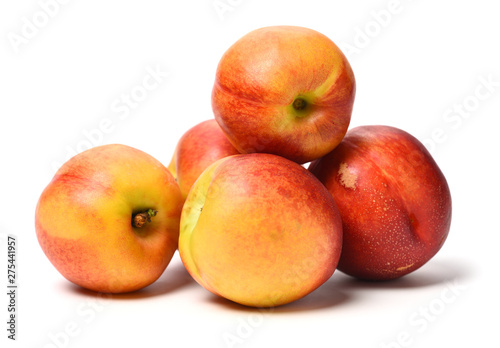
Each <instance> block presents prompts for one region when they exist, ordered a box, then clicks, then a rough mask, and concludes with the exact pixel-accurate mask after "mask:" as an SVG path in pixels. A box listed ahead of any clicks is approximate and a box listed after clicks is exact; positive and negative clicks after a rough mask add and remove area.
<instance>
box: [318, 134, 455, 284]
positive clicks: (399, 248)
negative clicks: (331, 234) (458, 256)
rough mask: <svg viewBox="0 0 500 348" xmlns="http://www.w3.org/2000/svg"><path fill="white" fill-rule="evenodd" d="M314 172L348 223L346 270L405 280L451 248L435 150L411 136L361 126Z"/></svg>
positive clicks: (447, 203)
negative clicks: (447, 244)
mask: <svg viewBox="0 0 500 348" xmlns="http://www.w3.org/2000/svg"><path fill="white" fill-rule="evenodd" d="M309 170H310V171H311V172H312V173H313V174H314V175H316V177H317V178H318V179H319V180H320V181H321V182H322V183H323V184H324V185H325V186H326V187H327V188H328V190H329V191H330V193H331V194H332V195H333V197H334V199H335V201H336V203H337V206H338V209H339V211H340V215H341V217H342V221H343V230H344V239H343V246H342V255H341V257H340V261H339V264H338V269H339V270H340V271H342V272H344V273H346V274H349V275H351V276H354V277H357V278H361V279H367V280H386V279H394V278H399V277H401V276H403V275H405V274H408V273H410V272H413V271H414V270H416V269H417V268H419V267H421V266H422V265H423V264H425V263H426V262H427V261H429V259H431V258H432V257H433V256H434V255H435V254H436V253H437V252H438V250H439V249H440V248H441V246H442V245H443V243H444V241H445V239H446V237H447V235H448V231H449V229H450V223H451V196H450V190H449V188H448V184H447V182H446V179H445V177H444V175H443V173H442V172H441V170H440V169H439V167H438V166H437V164H436V162H435V161H434V159H433V158H432V157H431V155H430V154H429V152H428V151H427V150H426V148H425V147H424V146H423V145H422V143H420V141H418V140H417V139H416V138H415V137H413V136H412V135H410V134H408V133H407V132H405V131H403V130H400V129H397V128H394V127H388V126H361V127H357V128H354V129H352V130H350V131H349V132H347V135H346V137H345V138H344V139H343V140H342V142H341V143H340V144H339V146H337V147H336V148H335V149H334V150H333V151H332V152H330V153H329V154H328V155H326V156H324V157H323V158H321V159H318V160H316V161H314V162H312V163H311V165H310V167H309Z"/></svg>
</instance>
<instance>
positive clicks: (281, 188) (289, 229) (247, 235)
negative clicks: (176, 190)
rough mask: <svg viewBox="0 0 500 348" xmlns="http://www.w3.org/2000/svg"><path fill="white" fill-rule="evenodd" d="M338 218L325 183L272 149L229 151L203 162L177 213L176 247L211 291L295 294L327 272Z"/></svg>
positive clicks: (274, 300)
mask: <svg viewBox="0 0 500 348" xmlns="http://www.w3.org/2000/svg"><path fill="white" fill-rule="evenodd" d="M341 244H342V223H341V220H340V216H339V213H338V211H337V208H336V206H335V202H334V200H333V199H332V197H331V195H330V194H329V192H328V191H327V190H326V188H325V187H324V186H323V185H322V184H321V183H320V182H319V181H318V180H317V179H316V178H315V177H314V176H313V175H312V174H311V173H309V172H308V171H307V170H306V169H304V168H303V167H301V166H300V165H298V164H297V163H294V162H292V161H289V160H287V159H285V158H282V157H279V156H275V155H270V154H248V155H235V156H231V157H226V158H223V159H221V160H219V161H217V162H215V163H214V164H212V165H211V166H210V167H208V168H207V169H206V170H205V171H204V172H203V173H202V174H201V176H200V177H199V178H198V180H197V181H196V182H195V184H194V185H193V187H192V189H191V191H190V192H189V194H188V197H187V199H186V202H185V203H184V207H183V210H182V214H181V230H180V238H179V253H180V256H181V259H182V261H183V263H184V265H185V266H186V269H187V270H188V272H189V273H190V274H191V275H192V277H193V278H194V279H195V280H196V281H197V282H198V283H199V284H201V285H202V286H203V287H205V288H206V289H207V290H209V291H211V292H212V293H214V294H216V295H219V296H221V297H224V298H226V299H229V300H231V301H234V302H237V303H240V304H243V305H247V306H254V307H271V306H278V305H281V304H285V303H289V302H292V301H295V300H297V299H299V298H301V297H303V296H305V295H307V294H309V293H310V292H312V291H313V290H315V289H316V288H318V287H319V286H320V285H321V284H323V283H324V282H325V281H326V280H327V279H328V278H330V276H331V275H332V274H333V272H334V270H335V268H336V265H337V262H338V259H339V256H340V250H341Z"/></svg>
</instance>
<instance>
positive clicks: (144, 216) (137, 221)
mask: <svg viewBox="0 0 500 348" xmlns="http://www.w3.org/2000/svg"><path fill="white" fill-rule="evenodd" d="M156 213H158V210H154V209H148V210H146V211H142V212H140V213H137V214H135V215H133V216H132V226H134V227H138V228H141V227H142V226H144V225H145V224H146V222H151V218H152V217H153V216H156Z"/></svg>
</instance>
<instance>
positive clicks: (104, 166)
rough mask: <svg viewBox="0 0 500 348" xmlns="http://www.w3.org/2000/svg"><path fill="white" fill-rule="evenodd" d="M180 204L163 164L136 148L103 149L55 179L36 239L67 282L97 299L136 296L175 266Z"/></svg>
mask: <svg viewBox="0 0 500 348" xmlns="http://www.w3.org/2000/svg"><path fill="white" fill-rule="evenodd" d="M182 203H183V201H182V196H181V193H180V190H179V187H178V185H177V184H176V183H175V180H174V178H173V176H172V175H171V174H170V172H169V171H168V170H167V168H165V167H164V166H163V165H162V164H161V163H160V162H159V161H157V160H156V159H154V158H153V157H151V156H150V155H148V154H146V153H144V152H142V151H140V150H137V149H134V148H132V147H128V146H125V145H118V144H116V145H103V146H99V147H95V148H92V149H90V150H87V151H84V152H82V153H80V154H78V155H76V156H75V157H73V158H71V159H70V160H69V161H67V162H66V163H65V164H64V165H63V166H62V167H61V168H60V169H59V170H58V171H57V173H56V174H55V176H54V178H53V179H52V181H51V182H50V183H49V184H48V186H47V187H46V188H45V189H44V190H43V192H42V194H41V196H40V199H39V201H38V204H37V207H36V212H35V227H36V235H37V237H38V242H39V243H40V246H41V247H42V250H43V251H44V253H45V255H46V256H47V257H48V259H49V260H50V262H51V263H52V264H53V265H54V267H55V268H56V269H57V270H58V271H59V272H60V273H61V274H62V275H63V276H64V277H65V278H67V279H68V280H69V281H71V282H73V283H75V284H77V285H80V286H82V287H84V288H87V289H90V290H94V291H99V292H106V293H121V292H130V291H134V290H138V289H141V288H143V287H145V286H147V285H149V284H151V283H153V282H154V281H155V280H156V279H157V278H158V277H159V276H160V275H161V274H162V273H163V271H164V270H165V268H166V267H167V265H168V264H169V262H170V259H171V258H172V256H173V254H174V252H175V251H176V249H177V245H178V236H179V222H180V213H181V209H182Z"/></svg>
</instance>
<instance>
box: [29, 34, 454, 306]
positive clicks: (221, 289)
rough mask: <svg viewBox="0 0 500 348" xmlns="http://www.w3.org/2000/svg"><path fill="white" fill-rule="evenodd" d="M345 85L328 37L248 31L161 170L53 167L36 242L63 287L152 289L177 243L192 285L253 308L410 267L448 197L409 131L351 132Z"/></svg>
mask: <svg viewBox="0 0 500 348" xmlns="http://www.w3.org/2000/svg"><path fill="white" fill-rule="evenodd" d="M355 89H356V83H355V79H354V74H353V72H352V68H351V66H350V64H349V62H348V61H347V59H346V57H345V56H344V55H343V53H342V52H341V51H340V50H339V48H338V47H337V46H336V45H335V44H334V43H333V42H332V41H331V40H330V39H329V38H328V37H326V36H325V35H323V34H321V33H318V32H317V31H314V30H311V29H307V28H302V27H292V26H276V27H266V28H261V29H258V30H255V31H252V32H250V33H248V34H247V35H245V36H243V37H242V38H241V39H239V40H238V41H237V42H235V43H234V45H232V46H231V47H230V48H229V49H228V50H227V51H226V52H225V53H224V54H223V56H222V58H221V60H220V62H219V65H218V67H217V71H216V76H215V83H214V87H213V91H212V108H213V114H214V118H213V119H211V120H207V121H205V122H202V123H200V124H198V125H195V126H194V127H193V128H191V129H190V130H188V131H187V132H186V133H185V134H184V135H183V136H182V137H180V139H179V141H178V144H177V147H176V148H175V150H174V151H173V156H172V160H171V162H170V164H169V166H168V168H167V167H165V166H164V165H163V164H162V163H160V162H159V161H158V160H156V159H154V158H153V157H151V156H150V155H148V154H146V153H144V152H142V151H139V150H137V149H133V148H131V147H128V146H125V145H103V146H100V147H96V148H93V149H90V150H87V151H85V152H83V153H80V154H78V155H76V156H75V157H73V158H72V159H70V160H69V161H68V162H66V163H65V164H64V165H63V166H62V167H61V168H60V169H59V171H58V172H57V173H56V174H55V176H54V178H53V180H52V181H51V182H50V183H49V185H48V186H47V187H46V188H45V190H44V191H43V193H42V195H41V197H40V199H39V202H38V205H37V208H36V212H35V227H36V233H37V237H38V240H39V243H40V246H41V247H42V249H43V251H44V252H45V254H46V256H47V257H48V259H49V260H50V261H51V262H52V264H53V265H54V266H55V268H56V269H57V270H58V271H59V272H60V273H61V274H62V275H63V276H64V277H66V278H67V279H68V280H69V281H71V282H73V283H75V284H78V285H80V286H82V287H85V288H87V289H91V290H94V291H101V292H109V293H120V292H128V291H134V290H138V289H141V288H143V287H145V286H147V285H149V284H151V283H153V282H154V281H155V280H156V279H158V277H159V276H160V275H161V274H162V272H163V271H164V270H165V268H166V267H167V265H168V264H169V262H170V260H171V258H172V256H173V254H174V252H175V251H176V250H177V249H178V251H179V255H180V258H181V260H182V262H183V264H184V266H185V267H186V269H187V271H188V272H189V273H190V274H191V276H192V277H193V279H194V280H196V282H198V283H199V284H200V285H201V286H203V287H204V288H205V289H207V290H209V291H211V292H212V293H214V294H216V295H218V296H221V297H224V298H226V299H229V300H231V301H234V302H237V303H240V304H243V305H247V306H255V307H271V306H278V305H282V304H286V303H290V302H292V301H295V300H298V299H300V298H302V297H304V296H306V295H307V294H309V293H311V292H313V291H314V290H315V289H317V288H318V287H319V286H321V285H322V284H323V283H324V282H326V281H327V280H328V279H329V278H330V277H331V276H332V274H333V273H334V271H335V270H336V269H338V270H340V271H341V272H344V273H346V274H348V275H351V276H353V277H356V278H359V279H366V280H378V281H381V280H389V279H396V278H399V277H402V276H404V275H406V274H409V273H411V272H413V271H415V270H416V269H418V268H420V267H421V266H422V265H424V264H425V263H426V262H427V261H429V260H430V259H431V258H432V257H433V256H434V255H435V254H436V253H437V252H438V251H439V250H440V248H441V247H442V246H443V243H444V241H445V240H446V237H447V235H448V231H449V229H450V222H451V196H450V191H449V188H448V185H447V182H446V179H445V177H444V175H443V174H442V172H441V171H440V169H439V167H438V166H437V164H436V162H435V161H434V160H433V158H432V157H431V155H430V154H429V152H428V151H427V150H426V149H425V147H424V146H423V145H422V144H421V143H420V142H419V141H418V140H417V139H416V138H415V137H413V136H412V135H410V134H409V133H407V132H405V131H403V130H400V129H397V128H394V127H390V126H360V127H356V128H353V129H350V130H348V128H349V123H350V119H351V113H352V109H353V104H354V96H355ZM307 162H311V163H310V165H309V167H308V168H307V169H306V168H304V166H305V163H307Z"/></svg>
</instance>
